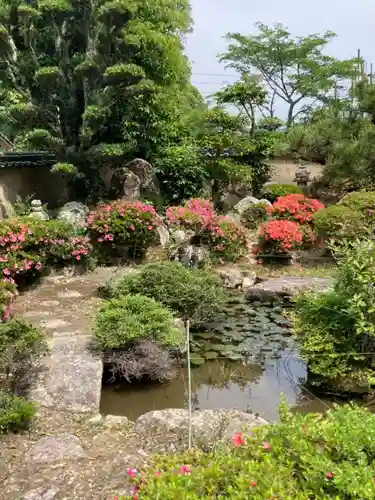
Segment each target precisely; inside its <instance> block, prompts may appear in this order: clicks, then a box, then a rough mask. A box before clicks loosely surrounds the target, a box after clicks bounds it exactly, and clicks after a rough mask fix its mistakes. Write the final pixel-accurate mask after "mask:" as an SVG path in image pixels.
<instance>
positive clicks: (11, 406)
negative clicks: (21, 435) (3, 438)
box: [0, 389, 36, 432]
mask: <svg viewBox="0 0 375 500" xmlns="http://www.w3.org/2000/svg"><path fill="white" fill-rule="evenodd" d="M35 413H36V408H35V406H34V405H33V404H32V403H29V402H28V401H26V400H25V399H24V398H20V397H18V396H14V395H13V394H10V393H9V392H7V391H5V390H3V389H0V432H15V431H19V430H23V429H26V428H27V427H28V425H29V424H30V421H31V419H32V418H33V417H34V415H35Z"/></svg>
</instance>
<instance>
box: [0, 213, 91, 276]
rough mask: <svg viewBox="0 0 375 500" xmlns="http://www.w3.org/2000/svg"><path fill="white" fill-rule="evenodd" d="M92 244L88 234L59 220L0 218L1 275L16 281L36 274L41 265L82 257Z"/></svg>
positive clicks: (56, 263)
mask: <svg viewBox="0 0 375 500" xmlns="http://www.w3.org/2000/svg"><path fill="white" fill-rule="evenodd" d="M90 251H91V245H90V241H89V239H88V238H87V237H84V236H76V235H75V234H74V229H73V227H72V226H70V225H69V224H67V223H64V222H61V221H41V220H37V219H31V218H23V219H22V218H20V219H11V220H3V221H1V222H0V272H1V273H2V275H3V277H4V278H7V279H12V280H15V281H16V282H18V281H19V278H20V277H22V276H25V275H31V274H33V275H36V274H39V273H40V272H41V271H42V269H43V268H44V267H55V266H61V265H67V264H71V263H74V262H77V261H82V262H83V261H85V260H86V259H87V258H88V257H89V254H90Z"/></svg>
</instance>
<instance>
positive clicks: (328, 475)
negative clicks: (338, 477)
mask: <svg viewBox="0 0 375 500" xmlns="http://www.w3.org/2000/svg"><path fill="white" fill-rule="evenodd" d="M334 477H335V475H334V473H333V472H327V473H326V478H327V479H333V478H334Z"/></svg>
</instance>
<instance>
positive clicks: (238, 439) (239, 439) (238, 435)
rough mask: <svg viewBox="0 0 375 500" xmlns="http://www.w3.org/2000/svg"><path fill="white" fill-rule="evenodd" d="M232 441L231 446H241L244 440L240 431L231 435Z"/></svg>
mask: <svg viewBox="0 0 375 500" xmlns="http://www.w3.org/2000/svg"><path fill="white" fill-rule="evenodd" d="M232 443H233V446H235V447H238V446H243V445H244V444H245V441H244V439H243V437H242V432H237V433H236V434H235V435H234V436H233V437H232Z"/></svg>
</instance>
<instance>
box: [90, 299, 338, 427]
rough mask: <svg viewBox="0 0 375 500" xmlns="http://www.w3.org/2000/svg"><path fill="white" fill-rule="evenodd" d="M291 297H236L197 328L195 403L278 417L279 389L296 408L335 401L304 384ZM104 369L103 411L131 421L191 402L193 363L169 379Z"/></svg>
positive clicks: (319, 407)
mask: <svg viewBox="0 0 375 500" xmlns="http://www.w3.org/2000/svg"><path fill="white" fill-rule="evenodd" d="M289 308H290V304H288V303H280V302H273V303H265V302H261V301H255V302H248V301H246V299H245V297H243V296H239V295H236V296H233V298H232V299H231V300H230V302H229V304H228V306H227V307H225V308H224V309H223V311H222V313H221V314H220V315H218V316H217V317H216V318H215V322H213V323H211V324H210V325H208V329H207V331H205V332H193V333H192V334H191V350H192V362H193V365H194V367H193V369H192V402H193V409H216V408H226V409H230V408H235V409H239V410H242V411H248V412H253V413H257V414H259V415H260V416H262V417H263V418H265V419H266V420H268V421H276V420H277V419H278V411H277V405H278V404H279V402H280V393H283V394H284V396H285V398H286V400H287V402H288V404H289V405H291V406H292V407H293V408H294V409H295V410H296V411H302V412H321V411H325V410H326V409H327V407H329V406H331V405H332V402H331V401H324V400H321V399H319V398H317V397H315V396H313V395H312V394H311V393H310V392H309V391H308V390H307V389H305V388H304V382H305V380H306V375H307V371H306V365H305V363H304V362H303V361H302V360H301V359H300V358H299V356H298V346H297V345H296V342H295V340H294V338H293V337H292V336H291V332H290V323H289V320H288V318H287V315H286V314H285V313H286V311H287V310H288V309H289ZM108 379H109V376H108V374H106V373H105V374H104V377H103V387H102V398H101V409H100V411H101V413H102V414H112V415H125V416H127V417H128V418H129V419H131V420H136V419H137V418H138V417H139V416H141V415H143V414H144V413H147V412H149V411H153V410H162V409H165V408H187V401H188V399H187V388H188V382H187V368H186V366H185V367H181V368H180V370H179V373H178V376H177V377H176V378H175V379H174V380H173V381H171V382H169V383H165V384H157V383H151V384H150V383H133V384H125V383H123V384H121V385H113V384H112V385H110V384H108Z"/></svg>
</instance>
